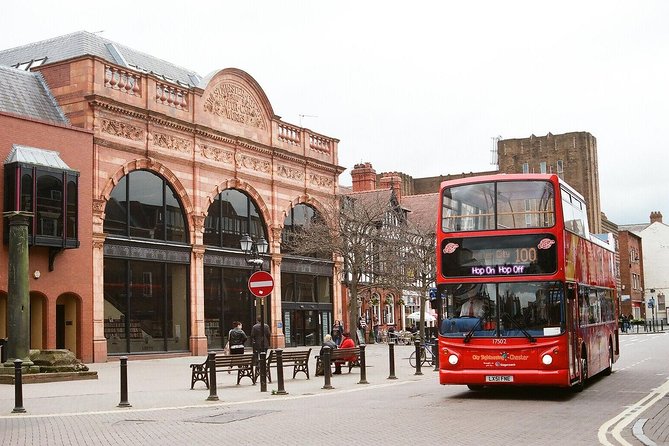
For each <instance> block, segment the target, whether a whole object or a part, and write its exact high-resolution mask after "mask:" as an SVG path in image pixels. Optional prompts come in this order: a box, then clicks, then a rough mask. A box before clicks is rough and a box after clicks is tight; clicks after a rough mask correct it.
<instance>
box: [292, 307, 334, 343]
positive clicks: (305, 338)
mask: <svg viewBox="0 0 669 446" xmlns="http://www.w3.org/2000/svg"><path fill="white" fill-rule="evenodd" d="M330 325H331V312H330V311H323V310H301V309H300V310H297V309H291V310H284V312H283V327H284V335H285V337H286V346H287V347H301V346H320V345H321V344H322V343H323V337H324V336H325V335H326V334H327V333H329V332H330Z"/></svg>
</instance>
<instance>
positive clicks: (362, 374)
mask: <svg viewBox="0 0 669 446" xmlns="http://www.w3.org/2000/svg"><path fill="white" fill-rule="evenodd" d="M365 347H366V345H365V344H360V381H358V384H369V383H368V382H367V364H366V362H367V361H366V360H365Z"/></svg>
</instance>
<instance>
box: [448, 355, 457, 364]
mask: <svg viewBox="0 0 669 446" xmlns="http://www.w3.org/2000/svg"><path fill="white" fill-rule="evenodd" d="M458 359H459V358H458V355H449V356H448V363H449V364H450V365H455V364H457V363H458Z"/></svg>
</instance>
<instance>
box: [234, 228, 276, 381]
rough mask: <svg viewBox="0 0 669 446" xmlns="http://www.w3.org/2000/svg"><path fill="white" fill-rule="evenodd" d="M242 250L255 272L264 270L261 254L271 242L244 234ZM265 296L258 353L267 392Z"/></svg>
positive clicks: (262, 301) (260, 371) (261, 378)
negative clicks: (254, 239)
mask: <svg viewBox="0 0 669 446" xmlns="http://www.w3.org/2000/svg"><path fill="white" fill-rule="evenodd" d="M239 243H240V245H241V248H242V251H244V254H246V255H247V256H248V257H247V259H246V263H247V264H249V265H251V266H252V267H253V272H256V271H262V264H263V259H262V257H261V255H263V254H266V253H267V248H268V247H269V244H268V243H267V240H265V238H264V237H260V239H259V240H258V241H255V242H254V241H253V239H252V238H251V237H250V236H249V235H248V234H244V235H243V236H242V238H241V240H240V241H239ZM265 355H266V351H265V298H264V297H261V298H260V352H259V353H258V356H259V358H258V362H259V366H260V370H259V374H260V391H261V392H267V375H266V366H267V364H266V363H265V359H266V358H265Z"/></svg>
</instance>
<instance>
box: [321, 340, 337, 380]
mask: <svg viewBox="0 0 669 446" xmlns="http://www.w3.org/2000/svg"><path fill="white" fill-rule="evenodd" d="M321 361H323V376H324V377H325V384H323V387H322V388H323V389H327V390H330V389H334V387H332V382H331V376H330V375H331V374H332V366H331V365H330V347H328V346H327V345H326V346H325V347H323V357H322V358H321Z"/></svg>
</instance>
